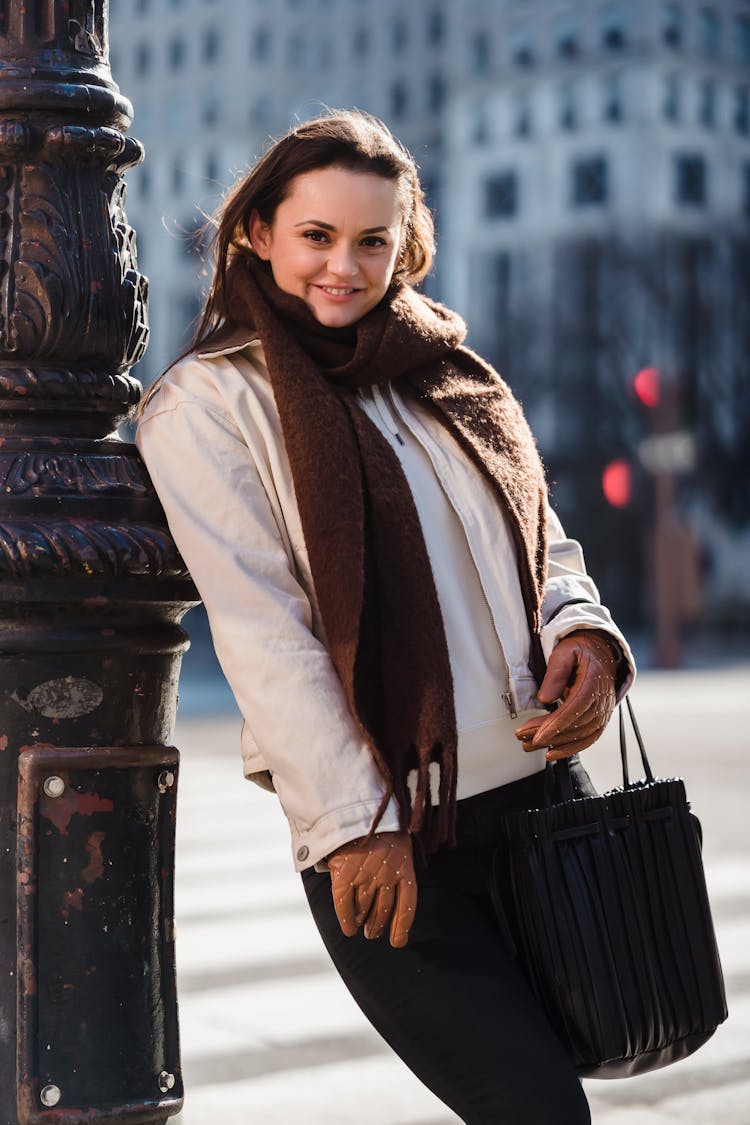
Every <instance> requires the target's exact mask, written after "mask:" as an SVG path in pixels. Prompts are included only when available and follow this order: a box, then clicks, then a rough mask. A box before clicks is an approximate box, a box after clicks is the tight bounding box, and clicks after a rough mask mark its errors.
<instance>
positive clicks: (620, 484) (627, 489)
mask: <svg viewBox="0 0 750 1125" xmlns="http://www.w3.org/2000/svg"><path fill="white" fill-rule="evenodd" d="M602 492H603V493H604V496H605V499H606V500H607V502H608V503H609V504H611V505H612V507H613V508H627V506H628V504H629V503H630V498H631V495H632V492H633V487H632V473H631V469H630V462H629V461H623V460H619V461H610V462H609V464H608V465H606V466H605V468H604V471H603V472H602Z"/></svg>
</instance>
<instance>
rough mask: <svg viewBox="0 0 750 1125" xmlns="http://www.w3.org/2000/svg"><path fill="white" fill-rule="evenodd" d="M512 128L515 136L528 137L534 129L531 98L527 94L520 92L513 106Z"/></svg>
mask: <svg viewBox="0 0 750 1125" xmlns="http://www.w3.org/2000/svg"><path fill="white" fill-rule="evenodd" d="M512 130H513V133H514V134H515V136H516V137H530V136H531V134H532V132H533V130H534V123H533V119H532V113H531V99H530V98H529V95H528V94H521V96H520V97H519V98H518V99H517V101H516V104H515V106H514V107H513V125H512Z"/></svg>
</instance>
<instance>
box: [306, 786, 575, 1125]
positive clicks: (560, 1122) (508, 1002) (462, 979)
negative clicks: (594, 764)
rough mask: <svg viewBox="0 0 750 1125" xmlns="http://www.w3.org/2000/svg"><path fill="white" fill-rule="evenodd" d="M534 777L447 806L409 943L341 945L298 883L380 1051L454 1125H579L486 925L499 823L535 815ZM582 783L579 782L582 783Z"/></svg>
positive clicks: (327, 905)
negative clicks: (389, 1052)
mask: <svg viewBox="0 0 750 1125" xmlns="http://www.w3.org/2000/svg"><path fill="white" fill-rule="evenodd" d="M543 776H544V775H543V772H542V773H540V774H536V775H534V776H533V777H530V778H525V779H523V780H522V781H517V782H513V783H512V784H510V785H504V786H502V787H501V788H499V789H493V790H491V791H489V792H487V793H481V794H479V795H478V796H476V797H469V798H467V799H465V800H463V801H459V803H458V827H457V835H458V846H457V847H456V848H450V849H444V850H442V851H440V852H438V853H437V854H436V855H432V856H430V857H429V860H428V862H427V864H426V865H419V864H418V865H417V880H418V884H419V901H418V904H417V912H416V917H415V920H414V924H413V926H412V929H411V934H410V938H409V944H408V945H407V946H406V947H405V948H404V949H392V948H391V946H390V944H389V943H388V938H387V936H385V937H383V938H380V939H379V940H377V941H368V940H367V939H366V938H365V937H364V936H363V934H362V932H361V931H360V932H359V933H358V934H357V936H356V937H353V938H346V937H344V935H343V934H342V932H341V929H340V927H339V924H338V921H337V919H336V915H335V912H334V909H333V902H332V899H331V880H330V876H329V875H328V874H321V873H317V872H315V870H314V869H312V868H311V869H309V870H307V871H304V872H303V873H302V879H303V883H304V887H305V891H306V893H307V897H308V900H309V903H310V907H311V909H312V912H313V916H314V918H315V921H316V923H317V926H318V929H319V930H320V933H321V935H322V938H323V941H324V943H325V946H326V948H327V950H328V952H329V954H330V956H331V958H332V960H333V962H334V964H335V966H336V968H337V969H338V971H339V973H340V975H341V977H342V979H343V980H344V983H345V984H346V986H347V987H348V989H349V991H350V992H351V994H352V996H353V997H354V999H355V1000H356V1001H357V1003H358V1004H359V1006H360V1008H361V1009H362V1011H363V1012H364V1014H365V1015H366V1016H367V1018H368V1020H369V1021H370V1023H371V1024H372V1025H373V1026H374V1027H375V1028H376V1029H377V1031H379V1032H380V1034H381V1035H382V1036H383V1038H384V1039H385V1040H386V1042H387V1043H389V1044H390V1046H391V1047H392V1048H393V1050H394V1051H395V1052H396V1053H397V1054H398V1055H399V1056H400V1057H401V1058H402V1059H403V1061H404V1062H405V1063H406V1065H407V1066H408V1067H409V1068H410V1069H411V1070H412V1071H413V1072H414V1073H415V1074H416V1075H417V1077H418V1078H420V1079H421V1080H422V1081H423V1082H424V1083H425V1085H426V1086H428V1087H429V1088H430V1089H431V1090H432V1091H433V1093H435V1094H436V1095H437V1097H438V1098H440V1099H441V1100H442V1101H443V1102H445V1104H446V1105H448V1106H450V1108H451V1109H452V1110H453V1111H454V1113H456V1114H457V1115H458V1116H459V1117H460V1118H461V1119H462V1120H463V1121H464V1122H466V1125H588V1123H589V1122H590V1120H591V1117H590V1114H589V1108H588V1103H587V1101H586V1097H585V1095H584V1093H583V1090H582V1087H581V1084H580V1082H579V1080H578V1077H577V1075H576V1073H575V1071H574V1070H573V1068H572V1066H571V1064H570V1062H569V1060H568V1057H567V1055H566V1053H565V1050H564V1049H563V1047H562V1045H561V1043H560V1041H559V1040H558V1039H557V1037H556V1035H555V1033H554V1032H553V1031H552V1028H551V1027H550V1025H549V1023H548V1022H547V1020H546V1018H545V1016H544V1013H543V1012H542V1011H541V1009H540V1008H539V1006H538V1004H537V1002H536V1000H535V998H534V996H533V994H532V992H531V990H530V988H529V986H528V985H527V983H526V981H525V979H524V977H523V976H522V974H521V972H520V970H519V969H518V967H517V966H516V964H515V962H514V961H513V960H512V959H511V958H510V956H509V955H508V952H507V949H506V946H505V944H504V941H503V938H502V934H501V931H500V929H499V927H498V926H497V924H496V921H495V915H494V912H493V908H492V900H491V896H490V892H489V876H490V865H491V860H492V855H493V851H494V849H495V848H496V846H497V844H498V842H499V841H498V838H497V837H498V832H497V822H498V816H499V814H500V813H502V812H505V811H507V810H510V809H520V808H528V807H533V806H537V805H538V804H540V802H541V797H542V791H543ZM584 777H585V774H584Z"/></svg>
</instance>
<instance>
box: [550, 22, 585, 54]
mask: <svg viewBox="0 0 750 1125" xmlns="http://www.w3.org/2000/svg"><path fill="white" fill-rule="evenodd" d="M555 41H556V44H557V53H558V55H561V56H562V58H564V59H575V58H577V57H578V55H579V53H580V50H581V45H580V42H579V27H578V20H577V19H576V17H575V16H574V15H573V13H572V12H566V13H565V15H563V16H561V17H560V19H559V20H558V21H557V26H556V28H555Z"/></svg>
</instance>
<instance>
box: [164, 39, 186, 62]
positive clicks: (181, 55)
mask: <svg viewBox="0 0 750 1125" xmlns="http://www.w3.org/2000/svg"><path fill="white" fill-rule="evenodd" d="M167 62H168V63H169V66H170V69H171V70H180V69H181V67H182V65H183V63H184V62H185V42H184V40H183V39H179V38H175V39H170V41H169V43H168V45H167Z"/></svg>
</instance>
